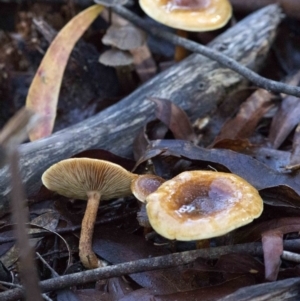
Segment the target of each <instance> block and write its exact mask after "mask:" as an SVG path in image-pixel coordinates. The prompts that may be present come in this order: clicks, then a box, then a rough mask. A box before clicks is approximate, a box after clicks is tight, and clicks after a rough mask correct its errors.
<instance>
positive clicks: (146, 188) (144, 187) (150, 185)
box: [131, 174, 166, 203]
mask: <svg viewBox="0 0 300 301" xmlns="http://www.w3.org/2000/svg"><path fill="white" fill-rule="evenodd" d="M165 181H166V180H165V179H163V178H161V177H159V176H156V175H152V174H145V175H139V176H138V177H137V178H135V179H134V180H133V181H132V183H131V191H132V193H133V195H134V196H135V197H136V198H137V199H138V200H139V201H140V202H142V203H145V201H146V197H147V196H148V195H149V194H150V193H152V192H154V191H156V190H157V188H158V187H159V186H160V185H161V184H162V183H164V182H165Z"/></svg>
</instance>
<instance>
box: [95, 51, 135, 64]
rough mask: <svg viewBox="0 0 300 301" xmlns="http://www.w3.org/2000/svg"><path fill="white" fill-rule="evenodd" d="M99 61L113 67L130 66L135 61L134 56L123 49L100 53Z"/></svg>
mask: <svg viewBox="0 0 300 301" xmlns="http://www.w3.org/2000/svg"><path fill="white" fill-rule="evenodd" d="M99 62H100V63H101V64H103V65H105V66H111V67H121V66H128V65H131V64H132V63H133V56H132V55H131V54H130V53H129V52H126V51H123V50H119V49H110V50H107V51H105V52H103V53H102V54H101V55H100V58H99Z"/></svg>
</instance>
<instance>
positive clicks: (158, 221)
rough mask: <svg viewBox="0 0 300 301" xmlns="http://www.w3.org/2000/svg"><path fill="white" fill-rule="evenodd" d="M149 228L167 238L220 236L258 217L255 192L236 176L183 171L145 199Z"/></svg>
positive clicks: (259, 201)
mask: <svg viewBox="0 0 300 301" xmlns="http://www.w3.org/2000/svg"><path fill="white" fill-rule="evenodd" d="M146 203H147V205H146V208H147V214H148V217H149V221H150V224H151V226H152V227H153V229H154V230H155V231H156V232H157V233H159V234H160V235H162V236H164V237H166V238H168V239H177V240H182V241H188V240H200V239H206V238H211V237H216V236H221V235H224V234H226V233H228V232H230V231H232V230H234V229H236V228H238V227H241V226H243V225H246V224H248V223H250V222H251V221H252V220H253V219H254V218H257V217H259V216H260V214H261V213H262V210H263V201H262V199H261V197H260V195H259V193H258V191H257V190H256V189H255V188H254V187H253V186H251V185H250V184H249V183H248V182H247V181H245V180H244V179H242V178H240V177H238V176H237V175H234V174H230V173H222V172H213V171H186V172H183V173H181V174H179V175H178V176H176V177H175V178H173V179H171V180H169V181H166V182H165V183H163V184H162V185H161V186H160V187H159V188H158V189H157V190H156V191H155V192H153V193H151V194H150V195H149V196H148V197H147V198H146Z"/></svg>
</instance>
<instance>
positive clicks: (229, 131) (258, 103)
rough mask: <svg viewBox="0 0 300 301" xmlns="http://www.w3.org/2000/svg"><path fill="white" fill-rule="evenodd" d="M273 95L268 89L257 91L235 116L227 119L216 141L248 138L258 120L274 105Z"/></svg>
mask: <svg viewBox="0 0 300 301" xmlns="http://www.w3.org/2000/svg"><path fill="white" fill-rule="evenodd" d="M272 97H273V95H272V94H271V93H269V92H268V91H266V90H263V89H259V90H257V91H255V92H254V93H253V94H252V95H251V96H250V97H249V98H248V99H247V100H246V101H245V102H244V103H243V104H242V105H241V107H240V110H239V112H238V114H237V115H236V116H235V118H233V119H231V120H229V121H227V122H226V123H225V124H224V125H223V127H222V129H221V132H220V133H219V135H218V136H217V137H216V138H215V142H217V141H220V140H223V139H246V138H249V137H250V136H251V135H252V133H253V132H254V130H255V128H256V126H257V124H258V122H259V121H260V119H261V118H262V117H263V116H264V114H265V113H266V112H267V111H268V110H269V109H270V108H271V107H272V106H273V104H272V102H271V99H272Z"/></svg>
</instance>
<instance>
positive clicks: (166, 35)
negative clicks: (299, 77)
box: [112, 6, 300, 97]
mask: <svg viewBox="0 0 300 301" xmlns="http://www.w3.org/2000/svg"><path fill="white" fill-rule="evenodd" d="M112 10H113V11H114V12H115V13H117V14H118V15H120V16H122V17H123V18H125V19H127V20H128V21H130V22H132V23H133V24H134V25H136V26H138V27H140V28H142V29H143V30H145V31H146V32H148V33H149V34H151V35H153V36H155V37H157V38H160V39H163V40H165V41H168V42H170V43H172V44H175V45H179V46H182V47H184V48H186V49H188V50H190V51H192V52H195V53H199V54H202V55H204V56H206V57H208V58H210V59H212V60H215V61H217V62H218V63H220V64H222V65H223V66H225V67H228V68H229V69H231V70H233V71H235V72H237V73H238V74H240V75H242V76H244V77H245V78H247V79H248V80H249V81H251V82H252V83H254V84H255V85H256V86H258V87H260V88H264V89H266V90H268V91H272V92H274V93H286V94H289V95H294V96H297V97H300V88H298V87H295V86H290V85H287V84H284V83H280V82H277V81H273V80H269V79H266V78H264V77H262V76H260V75H258V74H257V73H255V72H254V71H252V70H250V69H249V68H247V67H245V66H242V65H241V64H239V63H238V62H237V61H235V60H234V59H232V58H230V57H228V56H226V55H224V54H222V53H221V52H219V51H217V50H214V49H212V48H209V47H206V46H203V45H200V44H198V43H196V42H193V41H189V40H187V39H185V38H181V37H178V36H176V35H174V34H173V33H170V32H167V31H164V30H162V29H161V28H154V27H152V26H149V25H148V24H147V23H145V21H144V20H143V19H142V18H140V17H138V16H137V15H135V14H134V13H132V12H131V11H129V10H128V9H126V8H125V7H122V6H115V7H112Z"/></svg>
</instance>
